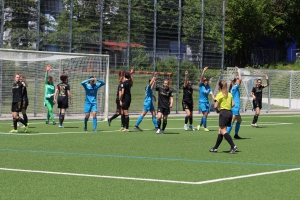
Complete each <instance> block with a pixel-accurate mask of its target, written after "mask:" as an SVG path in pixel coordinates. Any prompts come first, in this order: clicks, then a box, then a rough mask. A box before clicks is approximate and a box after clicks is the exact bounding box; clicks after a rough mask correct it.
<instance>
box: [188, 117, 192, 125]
mask: <svg viewBox="0 0 300 200" xmlns="http://www.w3.org/2000/svg"><path fill="white" fill-rule="evenodd" d="M189 121H190V125H193V116H190V117H189Z"/></svg>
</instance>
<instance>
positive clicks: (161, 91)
mask: <svg viewBox="0 0 300 200" xmlns="http://www.w3.org/2000/svg"><path fill="white" fill-rule="evenodd" d="M156 91H158V108H157V125H158V129H157V131H156V133H157V134H159V133H161V134H164V133H165V128H166V126H167V120H168V115H169V114H170V109H171V108H172V106H173V91H172V89H170V88H169V80H168V79H165V80H164V82H163V87H158V86H157V87H156ZM162 116H163V126H162V129H160V125H161V118H162Z"/></svg>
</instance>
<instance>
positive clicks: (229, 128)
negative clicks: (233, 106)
mask: <svg viewBox="0 0 300 200" xmlns="http://www.w3.org/2000/svg"><path fill="white" fill-rule="evenodd" d="M233 124H234V122H231V125H230V126H227V133H228V134H230V132H231V129H232V127H233Z"/></svg>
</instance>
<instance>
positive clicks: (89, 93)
mask: <svg viewBox="0 0 300 200" xmlns="http://www.w3.org/2000/svg"><path fill="white" fill-rule="evenodd" d="M91 80H93V78H90V79H87V80H84V81H82V82H81V85H82V86H83V87H84V89H85V94H86V97H85V103H96V102H97V92H98V89H99V88H100V87H102V86H103V85H105V82H104V81H102V80H100V79H97V81H98V83H95V84H94V85H90V84H89V83H88V82H89V81H91Z"/></svg>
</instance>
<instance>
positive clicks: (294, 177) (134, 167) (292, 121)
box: [0, 114, 300, 200]
mask: <svg viewBox="0 0 300 200" xmlns="http://www.w3.org/2000/svg"><path fill="white" fill-rule="evenodd" d="M242 118H243V122H242V125H241V129H240V136H241V137H242V138H243V139H241V140H236V139H234V142H235V144H236V145H237V146H238V151H237V152H236V153H235V154H233V155H230V154H228V153H227V152H228V151H229V149H230V146H229V144H228V143H227V141H226V140H223V142H222V144H221V145H220V147H219V149H218V151H219V152H218V153H210V152H209V151H208V150H209V149H210V148H211V147H213V146H214V144H215V141H216V137H217V133H218V116H216V115H215V116H212V115H210V116H209V117H208V128H209V129H210V132H204V131H203V129H201V130H200V131H184V130H183V123H184V117H169V119H168V125H167V128H166V130H165V134H156V133H155V131H153V124H152V121H151V119H150V118H149V117H146V118H144V120H143V122H142V123H141V125H140V128H142V129H144V131H142V132H135V131H133V126H134V124H135V121H136V118H133V117H131V119H130V126H131V127H130V129H131V130H132V132H126V133H123V132H118V130H119V128H120V119H119V118H117V119H115V120H114V121H113V122H112V124H111V126H110V127H109V126H108V124H107V122H99V123H98V130H99V132H97V133H95V132H92V122H91V121H92V120H90V121H89V124H88V128H89V130H90V131H87V132H84V131H83V120H72V119H68V117H66V120H65V122H64V128H63V129H60V128H58V127H57V125H55V126H54V125H46V124H45V122H44V120H30V128H29V132H28V133H22V129H21V128H19V133H18V134H11V133H8V132H9V131H10V130H11V126H10V125H11V123H12V121H11V120H10V121H0V127H1V129H0V130H1V133H0V181H1V186H0V199H1V200H3V199H223V200H224V199H273V200H274V199H299V198H300V193H299V186H300V159H299V157H300V154H299V149H300V147H299V141H300V138H299V129H300V123H299V122H300V115H296V114H293V115H292V114H289V115H274V114H272V115H267V114H264V115H261V116H260V117H259V120H258V125H259V126H260V127H259V128H252V127H251V126H250V124H251V122H252V118H253V116H252V115H244V116H242ZM200 119H201V116H200V115H196V116H195V117H194V126H196V125H197V124H198V122H199V121H200ZM233 131H234V128H233ZM233 133H234V132H232V133H231V135H232V136H233Z"/></svg>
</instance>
